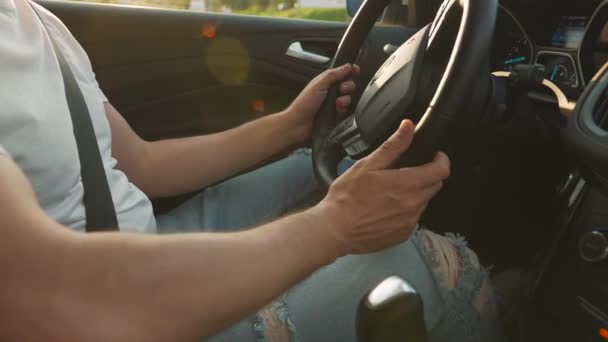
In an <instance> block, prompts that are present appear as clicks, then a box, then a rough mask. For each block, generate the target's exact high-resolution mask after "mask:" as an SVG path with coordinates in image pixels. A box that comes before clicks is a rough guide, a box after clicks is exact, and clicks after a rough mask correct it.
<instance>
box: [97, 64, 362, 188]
mask: <svg viewBox="0 0 608 342" xmlns="http://www.w3.org/2000/svg"><path fill="white" fill-rule="evenodd" d="M358 70H359V69H358V67H357V66H350V65H345V66H343V67H341V68H338V69H333V70H328V71H326V72H325V73H323V74H321V75H319V77H317V78H315V80H313V81H312V82H311V84H310V85H309V86H308V87H307V88H306V89H305V90H304V91H303V93H302V94H301V95H300V96H299V97H298V99H296V100H295V101H294V103H293V104H292V105H291V106H290V108H288V109H287V110H286V111H285V112H282V113H278V114H274V115H270V116H267V117H265V118H262V119H260V120H257V121H254V122H250V123H247V124H245V125H242V126H240V127H237V128H234V129H231V130H229V131H226V132H222V133H218V134H211V135H205V136H198V137H192V138H184V139H173V140H164V141H158V142H146V141H143V140H142V139H140V138H139V137H138V136H137V135H136V134H135V133H134V132H133V130H132V129H131V128H130V127H129V125H128V123H127V122H126V121H125V120H124V118H123V117H122V116H121V115H120V113H118V111H117V110H116V109H114V107H112V105H111V104H109V103H106V113H107V117H108V121H109V122H110V127H111V130H112V153H113V155H114V157H115V158H116V159H117V160H118V165H117V167H118V168H119V169H121V170H122V171H124V172H125V173H126V174H127V176H129V179H130V180H131V181H132V182H133V183H134V184H136V185H137V186H138V187H139V188H140V189H142V190H143V191H144V192H145V193H146V194H147V195H148V196H149V197H153V198H157V197H166V196H172V195H179V194H183V193H186V192H191V191H196V190H199V189H202V188H205V187H207V186H209V185H212V184H214V183H217V182H219V181H222V180H225V179H227V178H229V177H231V176H234V175H236V174H238V173H239V172H242V171H244V170H246V169H248V168H250V167H253V166H255V165H256V164H258V163H260V162H262V161H264V160H266V159H268V158H270V157H272V156H273V155H276V154H277V153H279V152H281V151H284V150H285V149H287V148H289V147H290V146H293V145H295V144H298V143H302V142H304V141H305V140H306V139H307V138H308V137H309V136H310V133H311V131H312V123H313V119H314V115H315V114H316V112H317V111H318V109H319V107H320V106H321V103H322V102H323V100H324V99H325V96H326V94H327V89H328V88H329V86H330V85H331V84H334V83H336V82H340V81H344V80H346V79H347V78H348V77H350V76H351V75H353V74H356V73H358ZM340 90H341V93H342V94H343V96H341V97H340V98H338V100H337V103H336V107H337V109H338V110H340V111H344V110H346V108H347V107H348V106H349V105H350V101H351V99H350V95H349V94H350V93H352V92H353V91H354V90H355V84H354V82H352V81H345V82H343V83H342V84H341V86H340Z"/></svg>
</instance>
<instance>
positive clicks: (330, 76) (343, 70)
mask: <svg viewBox="0 0 608 342" xmlns="http://www.w3.org/2000/svg"><path fill="white" fill-rule="evenodd" d="M354 70H355V67H354V66H353V65H352V64H344V65H342V66H340V67H337V68H333V69H329V70H327V71H325V72H324V73H323V74H322V76H321V82H320V85H321V86H322V87H324V88H325V89H327V88H329V87H330V86H331V85H332V84H334V83H336V82H340V81H343V80H345V79H346V78H347V77H348V76H350V75H351V74H352V73H353V71H354Z"/></svg>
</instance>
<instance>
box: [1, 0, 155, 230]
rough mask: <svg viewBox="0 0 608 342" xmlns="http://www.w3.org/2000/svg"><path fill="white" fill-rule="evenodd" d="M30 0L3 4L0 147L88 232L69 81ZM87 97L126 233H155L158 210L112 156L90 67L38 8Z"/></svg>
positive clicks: (50, 207)
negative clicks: (66, 86)
mask: <svg viewBox="0 0 608 342" xmlns="http://www.w3.org/2000/svg"><path fill="white" fill-rule="evenodd" d="M30 6H38V5H37V4H35V3H33V2H30V1H29V0H0V146H1V147H3V148H4V149H5V150H6V152H7V153H8V154H9V155H10V156H11V157H12V158H13V160H14V161H15V162H16V163H17V164H18V165H19V166H20V167H21V169H22V170H23V172H24V173H25V174H26V175H27V177H28V178H29V180H30V182H31V183H32V185H33V187H34V190H35V192H36V195H37V197H38V200H39V201H40V204H41V205H42V207H43V208H44V209H45V210H46V212H47V213H48V214H49V215H50V216H51V217H52V218H53V219H55V220H56V221H58V222H60V223H62V224H64V225H66V226H69V227H72V228H74V229H77V230H84V226H85V211H84V205H83V203H82V196H83V187H82V182H81V178H80V161H79V157H78V150H77V147H76V141H75V138H74V133H73V130H72V120H71V117H70V112H69V109H68V105H67V100H66V97H65V91H64V85H63V78H62V76H61V71H60V69H59V65H58V63H57V59H56V57H55V54H54V51H53V47H52V45H51V42H50V41H49V39H48V36H47V33H46V32H47V31H45V28H44V27H43V25H42V24H41V23H40V19H39V18H38V16H37V15H36V13H35V12H34V11H33V9H32V8H31V7H30ZM38 9H40V13H41V15H42V20H43V21H44V23H45V24H46V27H47V28H48V33H49V34H50V35H52V36H53V38H54V39H55V41H56V42H57V45H58V46H59V48H60V49H61V50H62V52H63V54H64V56H65V58H66V60H67V61H68V63H69V64H70V66H71V68H72V71H73V72H74V76H75V77H76V79H77V81H78V85H79V86H80V89H81V91H82V93H83V95H84V98H85V100H86V103H87V106H88V108H89V112H90V114H91V118H92V121H93V126H94V129H95V134H96V136H97V141H98V143H99V148H100V151H101V157H102V159H103V164H104V168H105V171H106V175H107V178H108V182H109V184H110V191H111V193H112V198H113V201H114V207H115V208H116V214H117V216H118V221H119V224H120V226H121V230H123V231H132V232H146V233H152V232H155V231H156V221H155V218H154V214H153V211H152V205H151V203H150V200H149V199H148V198H147V197H146V195H145V194H144V193H143V192H142V191H140V190H139V189H138V188H137V187H136V186H135V185H134V184H133V183H131V182H130V181H129V179H128V178H127V176H126V175H125V174H124V173H123V172H121V171H119V170H117V169H116V168H115V166H116V160H115V159H114V158H113V157H112V155H111V141H112V139H111V132H110V126H109V124H108V121H107V118H106V115H105V109H104V102H106V101H107V99H106V97H105V96H104V95H103V93H102V91H101V90H100V89H99V85H98V84H97V81H96V79H95V74H94V73H93V70H92V67H91V63H90V61H89V58H88V57H87V55H86V53H85V51H84V50H83V49H82V47H81V46H80V44H79V43H78V42H77V41H76V39H74V37H73V36H72V35H71V34H70V32H69V31H68V29H67V28H66V27H65V26H64V25H63V23H61V21H60V20H59V19H58V18H57V17H55V16H54V15H53V14H51V13H50V12H48V11H46V10H45V9H43V8H42V7H40V6H38Z"/></svg>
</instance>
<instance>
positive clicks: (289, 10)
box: [73, 0, 349, 22]
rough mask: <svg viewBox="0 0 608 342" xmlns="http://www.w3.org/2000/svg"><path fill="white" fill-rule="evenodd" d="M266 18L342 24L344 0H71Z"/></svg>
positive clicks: (345, 15) (343, 20) (345, 13)
mask: <svg viewBox="0 0 608 342" xmlns="http://www.w3.org/2000/svg"><path fill="white" fill-rule="evenodd" d="M73 1H85V2H97V3H107V4H119V5H131V6H146V7H162V8H174V9H183V10H192V11H205V12H221V13H234V14H245V15H258V16H270V17H284V18H298V19H310V20H326V21H339V22H345V21H347V20H348V18H349V17H348V14H347V11H346V0H73Z"/></svg>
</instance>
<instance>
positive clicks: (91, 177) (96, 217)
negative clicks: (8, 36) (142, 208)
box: [32, 6, 118, 233]
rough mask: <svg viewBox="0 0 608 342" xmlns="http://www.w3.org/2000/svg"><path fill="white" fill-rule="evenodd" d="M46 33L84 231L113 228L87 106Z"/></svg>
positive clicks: (111, 208) (107, 189) (112, 213)
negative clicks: (66, 113) (72, 141)
mask: <svg viewBox="0 0 608 342" xmlns="http://www.w3.org/2000/svg"><path fill="white" fill-rule="evenodd" d="M32 8H33V9H34V12H36V14H37V15H38V18H39V19H40V22H41V23H42V25H43V26H46V25H45V24H44V21H43V20H42V17H41V16H40V13H38V10H37V9H36V8H35V7H34V6H32ZM47 36H48V37H49V39H50V41H51V43H52V45H53V49H54V50H55V55H56V56H57V61H58V62H59V67H60V68H61V74H62V76H63V83H64V86H65V95H66V98H67V102H68V107H69V109H70V115H71V116H72V126H73V129H74V137H75V138H76V145H77V148H78V156H79V158H80V173H81V177H82V185H83V188H84V196H83V203H84V208H85V214H86V229H87V232H89V233H90V232H102V231H117V230H118V220H117V219H116V211H115V209H114V202H113V201H112V193H111V192H110V186H109V185H108V179H107V177H106V173H105V170H104V167H103V161H102V159H101V153H100V152H99V145H98V144H97V137H96V136H95V130H94V129H93V122H92V121H91V115H90V114H89V109H88V107H87V104H86V102H85V99H84V96H83V95H82V92H81V91H80V87H79V86H78V83H77V81H76V78H75V77H74V74H73V73H72V69H71V68H70V66H69V64H68V63H67V61H66V60H65V57H64V56H63V54H62V53H61V49H59V47H58V46H57V44H56V42H55V40H54V39H53V37H52V36H51V34H49V33H48V30H47Z"/></svg>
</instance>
